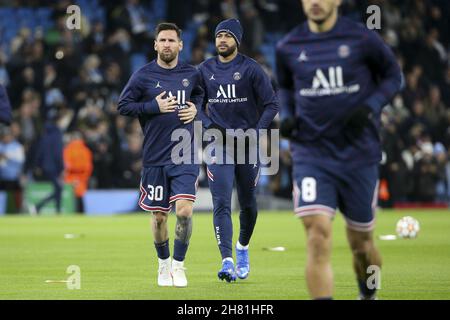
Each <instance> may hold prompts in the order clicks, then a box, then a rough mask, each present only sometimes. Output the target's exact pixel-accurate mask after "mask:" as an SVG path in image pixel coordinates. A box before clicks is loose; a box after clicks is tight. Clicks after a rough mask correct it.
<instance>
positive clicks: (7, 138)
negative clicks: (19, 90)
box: [0, 124, 25, 209]
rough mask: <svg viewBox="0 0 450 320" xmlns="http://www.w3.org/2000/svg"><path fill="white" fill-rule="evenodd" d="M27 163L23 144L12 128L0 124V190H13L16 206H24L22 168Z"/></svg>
mask: <svg viewBox="0 0 450 320" xmlns="http://www.w3.org/2000/svg"><path fill="white" fill-rule="evenodd" d="M24 163H25V152H24V149H23V146H22V145H21V144H20V143H19V142H18V141H17V140H16V138H15V137H14V135H13V134H12V131H11V128H10V127H7V126H5V125H4V124H0V190H7V191H11V192H12V194H13V196H14V200H15V207H16V208H17V209H20V208H21V207H22V195H21V194H22V187H21V183H20V181H21V177H22V169H23V165H24Z"/></svg>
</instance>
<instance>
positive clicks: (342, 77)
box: [277, 0, 402, 300]
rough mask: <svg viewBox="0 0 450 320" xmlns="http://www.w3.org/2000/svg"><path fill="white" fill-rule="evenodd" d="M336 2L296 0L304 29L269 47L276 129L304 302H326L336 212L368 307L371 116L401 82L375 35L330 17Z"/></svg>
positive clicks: (374, 181) (374, 140) (376, 144)
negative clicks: (283, 143)
mask: <svg viewBox="0 0 450 320" xmlns="http://www.w3.org/2000/svg"><path fill="white" fill-rule="evenodd" d="M340 2H341V1H340V0H302V3H303V9H304V12H305V14H306V16H307V21H306V22H305V23H303V24H301V25H300V26H298V27H297V28H295V29H294V30H292V31H291V32H290V33H289V34H287V35H286V36H285V37H284V38H283V39H282V40H281V41H280V42H279V43H278V45H277V77H278V82H279V86H280V90H279V97H280V104H281V106H282V109H281V112H280V113H281V114H280V115H281V119H282V122H281V128H280V129H281V134H282V135H284V136H285V137H288V138H290V139H291V153H292V159H293V180H294V207H295V213H296V214H297V216H299V217H300V218H302V220H303V224H304V226H305V230H306V235H307V254H308V255H307V265H306V282H307V285H308V289H309V292H310V294H311V297H312V298H314V299H331V298H332V292H333V273H332V269H331V263H330V256H331V243H332V242H331V239H332V237H331V234H332V220H333V218H334V216H335V214H336V209H337V208H339V210H340V211H341V212H342V214H343V216H344V218H345V221H346V224H347V228H346V232H347V238H348V242H349V244H350V247H351V251H352V254H353V266H354V270H355V273H356V280H357V283H358V286H359V291H360V298H361V299H367V300H369V299H375V298H376V289H377V282H376V283H373V282H370V281H368V280H369V278H373V277H372V275H373V270H377V271H380V270H379V269H380V268H381V257H380V254H379V252H378V250H377V248H376V247H375V243H374V239H373V230H374V227H375V210H376V204H377V191H378V165H379V162H380V160H381V149H380V139H379V133H378V132H379V129H380V126H381V124H380V122H381V121H380V115H381V110H382V109H383V107H384V106H385V105H386V104H387V103H388V102H389V101H390V100H391V99H392V98H393V97H394V95H395V94H396V93H398V92H399V91H400V89H401V87H402V74H401V70H400V67H399V65H398V64H397V61H396V59H395V56H394V54H393V53H392V51H391V50H390V48H389V47H388V46H386V44H385V43H384V42H383V40H382V39H381V37H380V36H379V35H378V34H377V33H375V32H374V31H372V30H368V29H367V28H366V27H365V26H364V25H362V24H358V23H356V22H354V21H351V20H349V19H346V18H344V17H339V15H338V7H339V5H340ZM369 267H371V268H369ZM372 268H373V269H372ZM375 278H376V279H379V273H377V274H376V275H375ZM368 282H370V283H368Z"/></svg>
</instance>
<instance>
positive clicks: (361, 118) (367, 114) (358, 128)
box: [344, 105, 372, 136]
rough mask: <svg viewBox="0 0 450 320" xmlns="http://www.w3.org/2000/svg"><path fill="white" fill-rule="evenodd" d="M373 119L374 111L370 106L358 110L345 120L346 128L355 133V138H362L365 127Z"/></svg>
mask: <svg viewBox="0 0 450 320" xmlns="http://www.w3.org/2000/svg"><path fill="white" fill-rule="evenodd" d="M371 119H372V110H371V109H370V107H369V106H366V105H364V106H362V107H358V108H356V109H355V110H354V111H353V112H352V113H351V114H350V115H349V116H348V117H347V118H346V119H345V120H344V127H345V129H348V130H349V131H351V132H353V133H354V135H355V136H360V135H361V134H362V132H363V130H364V128H365V127H367V126H368V125H369V123H370V121H371Z"/></svg>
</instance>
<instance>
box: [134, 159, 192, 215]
mask: <svg viewBox="0 0 450 320" xmlns="http://www.w3.org/2000/svg"><path fill="white" fill-rule="evenodd" d="M198 174H199V166H198V165H195V164H192V165H191V164H189V165H187V164H182V165H166V166H158V167H147V168H144V169H143V170H142V178H141V187H140V189H141V196H140V197H139V206H140V207H141V208H142V209H143V210H145V211H162V212H169V211H170V209H171V208H172V203H173V202H174V201H177V200H190V201H195V194H196V192H197V186H198V180H197V178H198Z"/></svg>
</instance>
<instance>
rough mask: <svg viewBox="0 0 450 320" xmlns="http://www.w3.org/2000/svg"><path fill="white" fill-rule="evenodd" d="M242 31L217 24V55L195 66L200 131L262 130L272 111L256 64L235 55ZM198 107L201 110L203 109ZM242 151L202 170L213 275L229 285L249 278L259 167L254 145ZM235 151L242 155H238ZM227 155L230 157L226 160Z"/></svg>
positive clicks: (274, 106) (273, 102) (272, 100)
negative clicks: (218, 263) (209, 204)
mask: <svg viewBox="0 0 450 320" xmlns="http://www.w3.org/2000/svg"><path fill="white" fill-rule="evenodd" d="M242 33H243V31H242V27H241V24H240V22H239V21H238V20H236V19H228V20H224V21H222V22H220V23H219V24H218V25H217V27H216V30H215V45H216V50H217V53H218V56H216V57H212V58H210V59H208V60H206V61H205V62H203V63H202V64H201V65H200V66H199V70H200V72H201V74H202V79H203V85H204V88H205V92H206V96H205V100H206V101H207V103H208V114H207V113H206V112H204V111H206V110H200V112H199V115H200V119H201V120H202V121H203V126H204V127H205V128H215V129H219V130H220V132H221V133H225V134H226V133H227V132H226V130H227V129H242V130H247V129H253V130H255V129H256V130H258V129H267V128H268V127H269V125H270V123H271V122H272V120H273V118H274V117H275V115H276V114H277V112H278V101H277V98H276V95H275V93H274V90H273V88H272V85H271V83H270V80H269V77H268V76H267V75H266V74H265V73H264V71H263V69H262V68H261V66H260V65H259V64H258V63H257V62H256V61H254V60H253V59H251V58H249V57H247V56H245V55H243V54H240V53H239V52H238V47H239V45H240V43H241V39H242ZM203 107H204V109H206V105H203ZM231 131H234V130H231ZM228 132H230V130H228ZM255 132H256V131H255ZM250 136H251V135H250ZM255 136H256V135H255ZM222 138H223V142H225V141H226V139H228V138H229V137H228V138H225V136H224V135H222ZM232 139H235V142H237V140H238V139H241V141H242V139H245V137H243V136H241V137H240V138H236V137H234V138H232ZM249 139H251V138H249ZM213 143H217V142H216V141H215V142H213ZM247 144H248V145H250V143H247ZM228 146H229V145H228ZM235 146H236V145H235ZM242 149H243V148H233V149H232V150H231V149H230V148H228V147H226V148H224V149H223V150H225V152H224V153H223V154H222V155H218V154H216V157H217V158H218V157H221V159H222V160H223V161H222V162H221V163H220V162H216V163H210V164H208V166H207V175H208V182H209V187H210V189H211V193H212V199H213V206H214V218H213V220H214V231H215V235H216V239H217V243H218V246H219V249H220V253H221V255H222V268H221V270H220V271H219V272H218V277H219V279H221V280H224V279H225V280H226V281H228V282H231V281H235V280H236V275H237V276H238V277H239V278H241V279H245V278H247V276H248V274H249V271H250V265H249V255H248V247H249V242H250V238H251V236H252V233H253V230H254V227H255V224H256V217H257V206H256V197H255V189H256V184H257V180H258V176H259V163H258V160H257V159H255V161H253V162H252V161H251V156H250V155H249V153H250V152H256V153H257V148H255V144H254V145H253V146H252V150H251V151H250V150H249V149H250V148H245V150H242ZM241 151H242V153H244V152H245V153H246V154H242V153H241V154H240V155H239V154H238V153H239V152H241ZM231 153H233V154H234V155H233V156H231V155H230V154H231ZM239 157H245V158H246V159H245V161H241V162H242V163H239V162H238V160H237V158H239ZM227 159H228V160H227ZM230 160H231V161H230ZM212 162H213V161H212ZM230 162H231V163H230ZM234 182H235V183H236V187H237V195H238V200H239V204H240V216H239V219H240V233H239V240H238V241H237V243H236V270H235V267H234V260H233V248H232V247H233V245H232V238H233V227H232V220H231V194H232V191H233V183H234Z"/></svg>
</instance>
